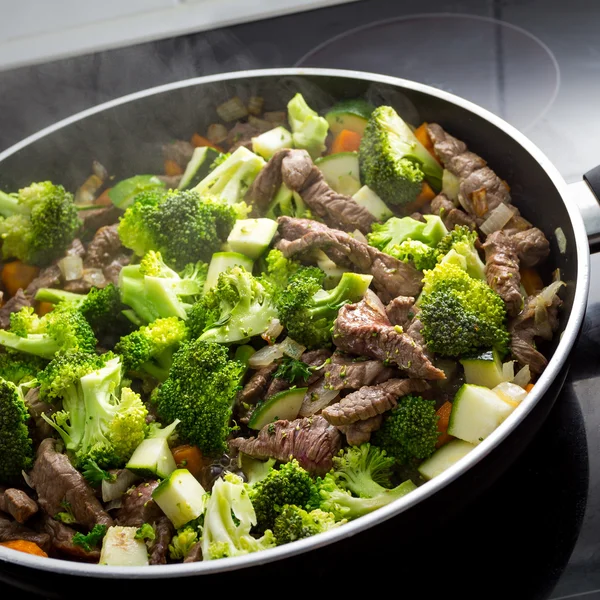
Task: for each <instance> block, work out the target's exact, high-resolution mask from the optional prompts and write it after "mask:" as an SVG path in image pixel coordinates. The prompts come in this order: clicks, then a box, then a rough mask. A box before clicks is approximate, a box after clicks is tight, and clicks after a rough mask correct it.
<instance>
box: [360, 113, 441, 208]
mask: <svg viewBox="0 0 600 600" xmlns="http://www.w3.org/2000/svg"><path fill="white" fill-rule="evenodd" d="M358 162H359V166H360V180H361V182H362V183H363V184H364V185H367V186H369V187H370V188H371V189H372V190H373V191H374V192H375V193H376V194H377V195H378V196H379V197H380V198H381V199H382V200H383V201H384V202H385V203H386V204H392V205H399V204H400V205H401V204H407V203H409V202H413V201H414V200H416V198H417V196H418V195H419V193H420V192H421V189H422V187H423V181H425V180H426V181H427V182H428V183H429V184H430V185H431V187H432V188H433V189H434V190H436V191H439V190H440V189H441V187H442V167H441V165H440V164H439V163H438V162H437V160H436V159H435V158H434V157H433V156H432V155H431V154H430V153H429V152H428V150H427V149H426V148H425V146H423V144H421V142H419V140H418V139H417V138H416V136H415V134H414V133H413V132H412V131H411V129H410V127H409V126H408V125H407V124H406V123H405V122H404V121H403V120H402V119H401V118H400V116H399V115H398V114H397V113H396V111H395V110H394V109H393V108H392V107H391V106H379V107H378V108H376V109H375V110H374V111H373V112H372V113H371V117H370V118H369V121H368V122H367V126H366V128H365V132H364V135H363V137H362V139H361V143H360V149H359V152H358Z"/></svg>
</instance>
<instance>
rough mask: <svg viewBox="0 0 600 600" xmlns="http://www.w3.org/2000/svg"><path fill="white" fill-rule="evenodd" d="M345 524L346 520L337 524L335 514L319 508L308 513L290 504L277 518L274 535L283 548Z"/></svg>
mask: <svg viewBox="0 0 600 600" xmlns="http://www.w3.org/2000/svg"><path fill="white" fill-rule="evenodd" d="M345 522H346V520H345V519H342V520H341V521H337V522H336V518H335V515H334V514H333V513H329V512H325V511H323V510H321V509H319V508H315V509H313V510H311V511H310V512H308V511H306V510H304V509H303V508H300V507H299V506H295V505H293V504H288V505H286V506H284V507H283V508H282V509H281V512H280V513H279V514H278V515H277V517H276V518H275V524H274V526H273V535H274V536H275V540H276V541H277V545H278V546H281V545H282V544H288V543H289V542H294V541H296V540H301V539H303V538H307V537H311V536H313V535H316V534H317V533H322V532H323V531H329V530H330V529H333V528H334V527H339V526H340V525H342V524H344V523H345Z"/></svg>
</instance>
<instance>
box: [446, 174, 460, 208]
mask: <svg viewBox="0 0 600 600" xmlns="http://www.w3.org/2000/svg"><path fill="white" fill-rule="evenodd" d="M459 188H460V179H459V178H458V177H457V176H456V175H455V174H454V173H451V172H450V171H448V169H444V170H443V172H442V193H443V194H444V195H446V196H447V197H448V198H449V199H450V200H452V202H457V201H458V190H459Z"/></svg>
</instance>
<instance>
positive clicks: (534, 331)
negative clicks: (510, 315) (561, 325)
mask: <svg viewBox="0 0 600 600" xmlns="http://www.w3.org/2000/svg"><path fill="white" fill-rule="evenodd" d="M541 293H542V292H539V293H537V294H534V295H533V296H528V297H527V298H526V300H525V306H524V308H523V310H522V311H521V313H520V314H519V315H518V316H517V317H515V318H514V319H512V320H511V321H510V323H509V324H508V330H509V332H510V334H511V343H510V350H511V352H512V354H513V356H514V357H515V358H516V359H517V361H518V362H519V364H521V366H525V365H529V369H530V370H531V372H532V373H533V374H539V373H541V372H542V371H543V370H544V369H545V368H546V365H547V364H548V361H547V360H546V358H545V357H544V355H543V354H542V353H541V352H540V351H539V350H537V349H536V347H535V340H536V339H543V340H551V339H552V336H553V334H554V332H555V331H556V330H557V329H558V309H559V308H560V306H561V304H562V300H561V299H560V297H559V296H554V297H553V299H552V302H551V304H550V305H548V304H547V303H545V302H544V301H543V300H541V297H540V294H541ZM542 298H543V297H542Z"/></svg>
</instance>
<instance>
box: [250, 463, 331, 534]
mask: <svg viewBox="0 0 600 600" xmlns="http://www.w3.org/2000/svg"><path fill="white" fill-rule="evenodd" d="M249 495H250V500H251V501H252V506H253V507H254V510H255V512H256V531H259V532H264V531H266V530H267V529H272V528H273V527H274V525H275V519H276V517H277V515H279V513H280V512H281V510H282V508H283V507H284V506H285V505H286V504H295V505H296V506H299V507H300V508H304V509H308V510H311V509H313V508H318V506H319V503H320V497H319V489H318V487H317V485H316V483H315V481H313V479H312V477H311V476H310V474H309V473H308V471H306V470H305V469H303V468H302V467H301V466H300V463H299V462H298V461H297V460H296V459H292V460H291V461H290V462H287V463H285V464H283V465H281V466H280V467H279V468H278V469H276V468H274V467H272V468H271V469H270V470H269V472H268V474H267V476H266V477H264V478H263V479H261V480H259V481H257V482H256V483H254V485H252V486H249Z"/></svg>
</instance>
